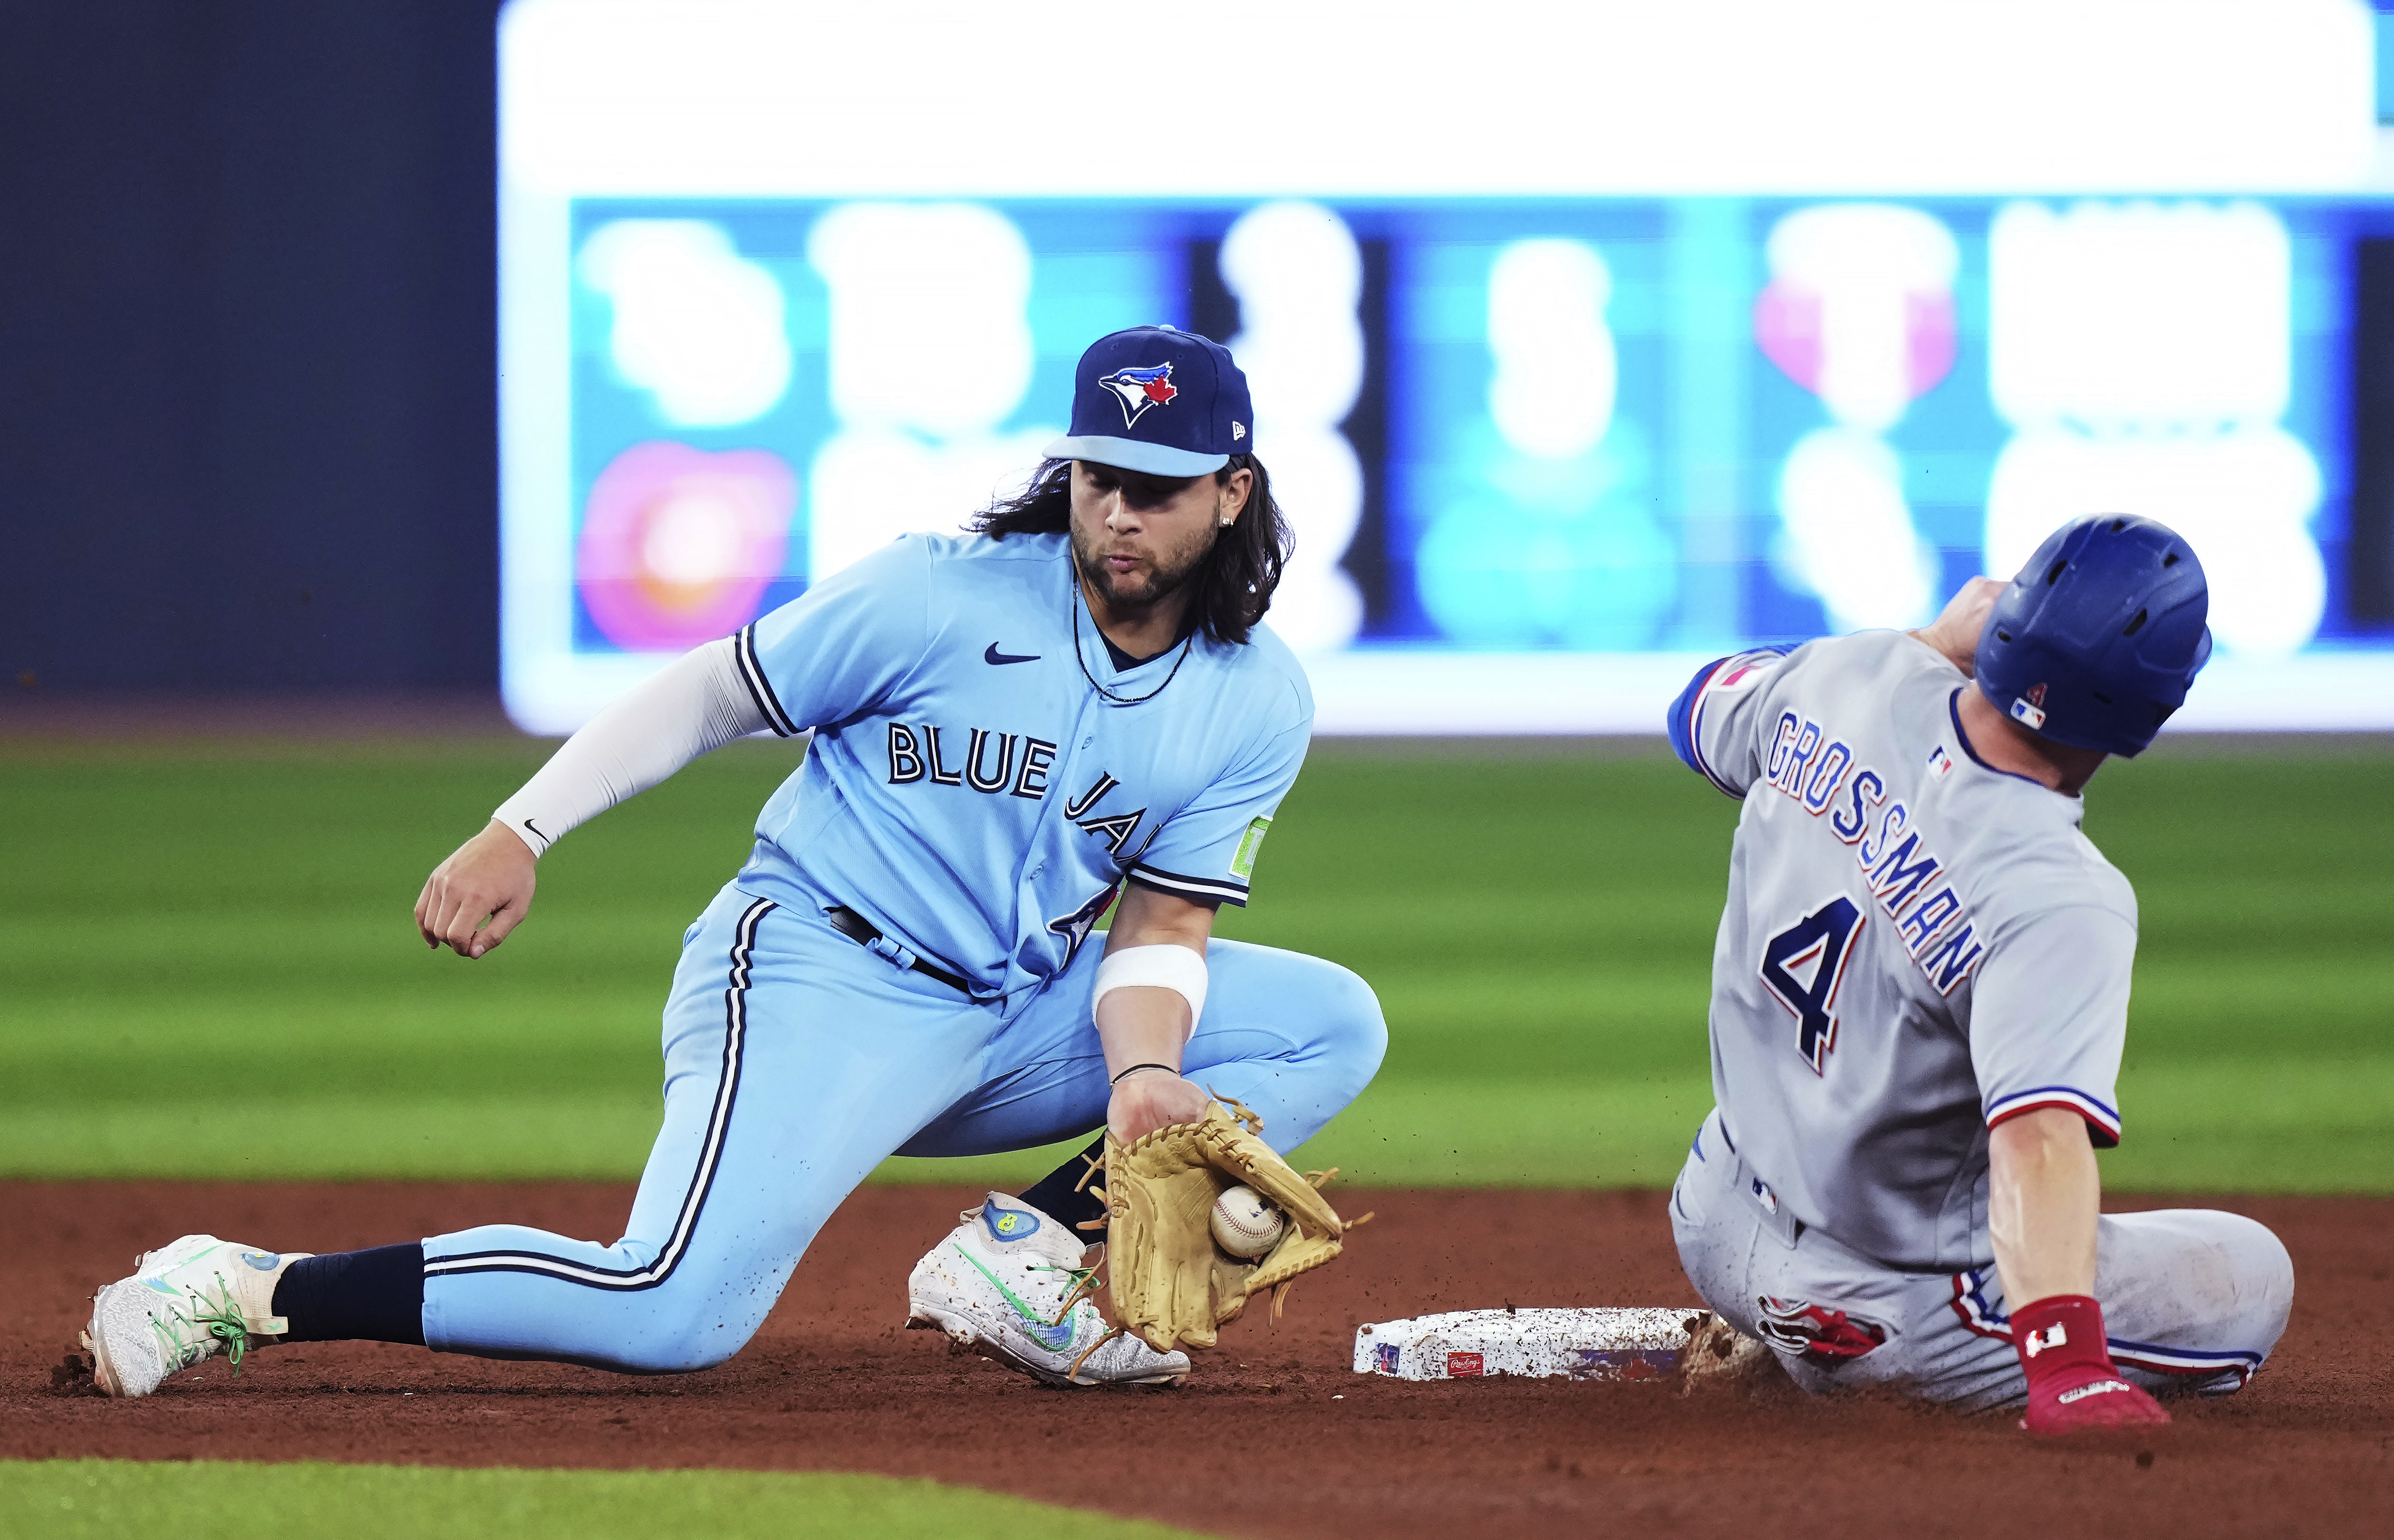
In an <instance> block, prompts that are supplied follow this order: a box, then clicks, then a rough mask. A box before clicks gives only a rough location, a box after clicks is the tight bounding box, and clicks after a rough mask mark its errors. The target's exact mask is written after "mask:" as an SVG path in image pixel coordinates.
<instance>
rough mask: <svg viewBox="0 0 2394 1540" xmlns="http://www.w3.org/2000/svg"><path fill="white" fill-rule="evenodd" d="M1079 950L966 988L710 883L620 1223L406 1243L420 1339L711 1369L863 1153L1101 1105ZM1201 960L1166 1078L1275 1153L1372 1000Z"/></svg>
mask: <svg viewBox="0 0 2394 1540" xmlns="http://www.w3.org/2000/svg"><path fill="white" fill-rule="evenodd" d="M1103 950H1104V948H1103V945H1102V942H1101V938H1097V937H1092V938H1091V940H1090V942H1089V944H1087V945H1085V946H1083V947H1082V948H1081V949H1080V952H1079V954H1077V955H1076V956H1075V957H1074V958H1073V960H1072V965H1071V966H1070V967H1067V968H1066V969H1065V970H1064V972H1063V973H1061V974H1060V975H1059V976H1058V977H1057V978H1055V979H1054V980H1052V981H1050V982H1049V983H1048V984H1047V986H1046V988H1044V989H1041V990H1038V991H1035V992H1032V991H1024V992H1020V993H1019V994H1015V995H1013V996H1009V997H1008V998H1007V999H1006V1001H1005V1002H1003V1003H1002V1004H974V1003H972V1002H970V1001H967V1000H966V999H965V998H964V997H963V996H962V995H960V994H957V993H956V992H955V991H954V990H952V989H950V988H949V987H948V986H946V985H944V984H941V983H940V982H938V981H935V980H932V979H928V978H926V977H924V976H923V975H922V974H919V973H914V972H910V971H906V970H903V969H901V968H899V967H896V966H895V965H894V964H892V963H889V962H888V961H885V960H884V959H883V958H882V957H881V956H880V955H879V954H876V953H873V952H868V951H866V950H865V949H864V948H863V947H862V946H860V945H858V944H857V943H856V942H855V941H851V940H849V939H848V937H847V936H845V935H842V934H841V933H840V932H839V931H837V930H835V929H833V928H832V927H831V925H830V924H829V922H828V921H826V920H825V919H824V918H823V917H822V913H821V911H820V908H819V907H810V906H801V905H797V904H784V903H781V902H774V901H770V900H767V899H762V898H758V897H756V896H755V895H754V894H751V893H747V892H743V891H742V890H740V889H739V888H731V887H727V888H724V890H723V891H722V892H721V893H720V894H719V895H717V898H716V900H715V902H713V903H712V904H710V905H708V907H707V910H706V913H705V914H704V915H701V916H700V918H699V921H698V923H697V924H696V925H694V926H692V927H691V933H690V935H689V937H688V938H687V939H686V940H685V941H684V942H683V946H682V955H681V963H680V965H679V967H677V968H676V969H675V972H674V984H673V994H672V995H671V997H670V999H669V1000H668V1001H667V1003H666V1006H665V1012H664V1059H665V1111H664V1127H663V1128H662V1129H661V1130H660V1131H659V1132H658V1134H657V1140H656V1144H655V1146H654V1148H653V1149H652V1150H651V1152H650V1154H649V1164H648V1169H647V1170H646V1171H645V1172H644V1173H643V1174H642V1176H641V1178H640V1189H639V1194H638V1197H637V1198H636V1199H635V1200H634V1202H633V1204H632V1217H631V1220H630V1223H629V1225H628V1227H627V1230H626V1232H625V1235H624V1238H623V1239H621V1240H619V1241H617V1242H616V1243H615V1244H612V1245H601V1244H597V1243H595V1242H589V1241H574V1240H569V1239H567V1238H566V1237H564V1236H560V1235H551V1234H548V1233H546V1231H537V1230H532V1229H528V1228H525V1227H522V1226H518V1225H484V1226H480V1227H478V1228H476V1229H473V1230H467V1231H458V1232H457V1233H455V1234H452V1235H436V1236H433V1237H431V1238H429V1239H428V1240H426V1241H425V1243H424V1257H425V1280H424V1340H425V1343H426V1344H427V1345H428V1347H431V1348H433V1349H437V1350H440V1351H443V1352H459V1353H474V1354H479V1355H480V1356H482V1357H486V1358H520V1359H550V1360H561V1361H564V1362H574V1363H586V1364H591V1365H594V1366H597V1367H599V1368H604V1369H616V1370H622V1371H625V1372H627V1373H649V1374H657V1373H677V1372H682V1371H687V1370H692V1369H704V1368H706V1367H709V1366H710V1365H713V1364H717V1363H720V1362H723V1361H724V1360H725V1359H727V1358H730V1356H731V1355H732V1354H733V1353H735V1352H737V1351H738V1350H739V1349H740V1348H741V1346H742V1345H743V1344H744V1343H745V1342H746V1341H747V1340H748V1338H749V1337H750V1336H753V1335H755V1333H756V1328H757V1327H758V1326H759V1325H760V1324H762V1323H763V1322H764V1319H765V1315H766V1312H767V1311H768V1310H771V1309H772V1306H773V1301H774V1300H775V1299H777V1298H778V1297H780V1296H781V1293H782V1286H783V1284H784V1283H787V1282H788V1280H789V1276H790V1271H791V1270H792V1269H793V1268H795V1267H796V1266H797V1261H798V1258H799V1257H800V1256H801V1255H803V1254H804V1253H805V1251H806V1249H807V1246H808V1244H809V1243H811V1242H812V1241H813V1239H814V1237H815V1232H816V1231H819V1230H820V1229H822V1224H823V1221H824V1220H825V1219H827V1218H830V1216H831V1212H832V1210H833V1209H835V1208H836V1207H837V1206H838V1205H839V1203H840V1200H841V1199H843V1198H845V1197H847V1196H848V1193H849V1192H850V1191H853V1190H854V1189H855V1188H856V1186H857V1184H858V1183H860V1182H862V1180H863V1179H864V1178H865V1176H866V1174H867V1173H869V1172H870V1171H872V1170H873V1168H874V1167H875V1165H879V1164H880V1163H881V1161H882V1159H883V1158H884V1157H885V1156H888V1155H890V1154H893V1153H894V1154H906V1155H974V1154H987V1153H992V1152H1000V1151H1007V1150H1020V1149H1026V1148H1030V1147H1033V1146H1036V1145H1041V1144H1046V1143H1050V1142H1053V1141H1055V1140H1058V1139H1069V1138H1072V1137H1074V1136H1076V1135H1084V1134H1086V1133H1088V1132H1089V1131H1090V1130H1091V1129H1093V1128H1095V1127H1097V1126H1098V1125H1100V1124H1102V1123H1103V1122H1104V1121H1105V1116H1106V1104H1107V1100H1108V1097H1109V1094H1110V1093H1109V1087H1108V1086H1107V1082H1106V1068H1105V1058H1104V1054H1103V1051H1102V1049H1101V1047H1100V1046H1099V1045H1098V1035H1097V1029H1096V1028H1095V1027H1094V1026H1093V1025H1091V1023H1090V1020H1089V1007H1090V994H1091V992H1092V990H1093V989H1094V987H1095V983H1096V978H1097V969H1098V959H1099V956H1100V954H1102V952H1103ZM1206 963H1207V968H1208V972H1209V974H1210V984H1209V988H1208V990H1207V994H1206V997H1205V1011H1204V1016H1203V1018H1202V1019H1200V1020H1199V1021H1198V1023H1197V1029H1196V1032H1195V1033H1194V1035H1193V1036H1192V1037H1191V1038H1190V1043H1189V1046H1188V1050H1187V1053H1186V1055H1185V1056H1184V1059H1183V1069H1184V1073H1187V1075H1188V1076H1189V1078H1190V1079H1191V1080H1194V1081H1196V1082H1197V1083H1198V1084H1200V1085H1203V1086H1211V1087H1212V1088H1213V1089H1214V1090H1215V1091H1217V1093H1219V1094H1220V1095H1222V1096H1225V1097H1235V1098H1237V1099H1239V1100H1241V1101H1243V1102H1245V1103H1246V1104H1247V1105H1248V1106H1250V1107H1252V1108H1254V1109H1255V1110H1256V1112H1260V1113H1261V1114H1263V1117H1264V1138H1265V1139H1266V1140H1267V1141H1268V1142H1269V1143H1270V1144H1271V1145H1272V1146H1273V1147H1274V1148H1276V1149H1280V1150H1283V1151H1285V1150H1288V1149H1292V1148H1294V1147H1295V1146H1296V1145H1298V1144H1300V1143H1302V1142H1304V1141H1305V1140H1306V1139H1309V1138H1311V1137H1312V1136H1313V1134H1314V1133H1315V1132H1316V1131H1317V1130H1319V1129H1320V1128H1321V1127H1322V1125H1323V1124H1325V1123H1327V1122H1329V1121H1330V1119H1331V1118H1332V1117H1333V1116H1334V1115H1335V1114H1336V1113H1337V1112H1339V1111H1340V1110H1341V1109H1342V1108H1344V1107H1346V1106H1347V1104H1348V1102H1350V1101H1352V1100H1353V1099H1355V1097H1356V1095H1357V1094H1358V1093H1360V1092H1361V1090H1362V1088H1363V1087H1364V1086H1365V1085H1367V1084H1368V1083H1369V1082H1370V1081H1371V1078H1372V1075H1373V1073H1375V1071H1376V1070H1377V1069H1378V1068H1379V1064H1380V1056H1381V1054H1382V1052H1383V1051H1384V1050H1385V1048H1386V1046H1387V1044H1388V1029H1387V1027H1386V1025H1385V1024H1384V1023H1383V1021H1382V1020H1381V1017H1380V1007H1379V1002H1378V1001H1377V1000H1376V999H1375V998H1374V996H1373V994H1372V991H1371V989H1370V987H1369V986H1368V985H1366V984H1365V983H1364V982H1363V981H1362V980H1361V979H1359V978H1357V977H1356V976H1355V975H1354V974H1353V973H1350V972H1348V970H1347V969H1345V968H1343V967H1338V966H1337V965H1336V964H1335V963H1328V962H1323V961H1322V960H1321V959H1319V958H1314V957H1308V956H1304V955H1301V954H1297V953H1294V952H1282V951H1279V950H1276V949H1274V948H1271V947H1262V946H1251V945H1246V944H1243V943H1241V942H1238V941H1215V942H1213V943H1212V945H1211V946H1210V947H1209V948H1208V949H1207V952H1206Z"/></svg>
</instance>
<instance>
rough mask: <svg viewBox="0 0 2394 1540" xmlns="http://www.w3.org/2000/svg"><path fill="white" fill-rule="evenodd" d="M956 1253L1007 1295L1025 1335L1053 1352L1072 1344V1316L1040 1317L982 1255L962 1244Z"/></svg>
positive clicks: (999, 1291)
mask: <svg viewBox="0 0 2394 1540" xmlns="http://www.w3.org/2000/svg"><path fill="white" fill-rule="evenodd" d="M955 1253H956V1255H957V1256H959V1257H963V1258H964V1259H965V1260H966V1261H967V1262H970V1263H971V1264H972V1266H973V1270H974V1271H975V1272H978V1273H980V1275H981V1276H982V1277H983V1278H986V1279H988V1280H989V1281H990V1282H991V1283H994V1284H996V1285H997V1292H998V1293H999V1294H1002V1295H1004V1296H1006V1303H1007V1304H1009V1305H1011V1306H1013V1307H1014V1313H1015V1314H1017V1315H1019V1316H1020V1317H1021V1318H1022V1329H1023V1332H1024V1333H1025V1335H1027V1336H1030V1338H1031V1339H1032V1340H1033V1342H1036V1343H1038V1344H1039V1345H1040V1346H1041V1347H1043V1348H1045V1349H1047V1350H1048V1351H1049V1352H1051V1353H1060V1352H1062V1351H1063V1350H1064V1349H1067V1348H1069V1347H1071V1346H1072V1334H1073V1333H1074V1331H1075V1330H1077V1329H1078V1328H1076V1327H1075V1326H1074V1325H1073V1323H1072V1318H1071V1317H1070V1316H1067V1317H1066V1318H1065V1319H1063V1320H1061V1321H1044V1320H1042V1319H1040V1316H1039V1312H1038V1311H1036V1310H1033V1309H1032V1308H1031V1307H1030V1306H1028V1305H1026V1304H1024V1303H1023V1302H1022V1296H1020V1295H1019V1294H1016V1293H1015V1292H1014V1291H1013V1290H1012V1289H1009V1288H1007V1287H1006V1282H1005V1280H1003V1279H1001V1278H999V1277H998V1275H997V1274H995V1273H993V1272H992V1271H990V1270H989V1269H987V1268H985V1267H983V1266H981V1264H980V1257H975V1256H974V1255H973V1254H972V1253H970V1252H968V1251H967V1250H966V1249H965V1248H964V1247H962V1246H957V1247H956V1248H955Z"/></svg>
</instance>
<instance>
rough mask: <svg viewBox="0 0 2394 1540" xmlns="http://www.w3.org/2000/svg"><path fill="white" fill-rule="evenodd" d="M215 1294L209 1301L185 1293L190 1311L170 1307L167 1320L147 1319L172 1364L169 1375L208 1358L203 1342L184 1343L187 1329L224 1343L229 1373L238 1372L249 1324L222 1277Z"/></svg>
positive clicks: (193, 1292)
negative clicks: (184, 1328)
mask: <svg viewBox="0 0 2394 1540" xmlns="http://www.w3.org/2000/svg"><path fill="white" fill-rule="evenodd" d="M186 1297H187V1298H188V1299H189V1300H190V1301H191V1305H192V1307H193V1309H191V1310H190V1311H188V1312H186V1311H184V1310H178V1309H175V1308H173V1307H169V1308H168V1310H166V1312H165V1313H166V1316H167V1320H166V1321H160V1320H159V1319H158V1317H157V1315H156V1314H154V1313H152V1314H151V1316H150V1329H151V1331H153V1332H155V1333H157V1334H158V1342H159V1346H161V1347H162V1348H164V1349H165V1354H164V1356H165V1359H166V1361H167V1362H168V1363H169V1364H170V1365H171V1367H170V1368H169V1369H168V1370H167V1371H166V1372H167V1373H168V1374H173V1373H175V1372H176V1371H178V1370H181V1369H188V1368H190V1367H191V1365H192V1364H194V1363H197V1362H199V1361H200V1360H201V1359H203V1358H205V1357H206V1356H207V1345H206V1343H205V1341H204V1340H201V1341H191V1342H186V1341H185V1340H183V1333H182V1328H183V1327H186V1326H190V1327H196V1328H201V1329H204V1331H205V1332H206V1334H207V1336H212V1337H215V1338H217V1340H218V1341H220V1342H222V1343H224V1345H225V1356H226V1357H227V1358H229V1359H230V1360H231V1361H232V1372H233V1373H234V1374H235V1375H239V1374H240V1373H241V1361H242V1358H243V1355H245V1354H246V1353H247V1352H248V1351H249V1323H248V1321H247V1320H246V1319H245V1318H243V1315H242V1313H241V1307H240V1306H239V1305H238V1304H236V1303H235V1302H234V1300H233V1296H232V1290H231V1289H230V1287H228V1286H227V1285H226V1283H225V1281H224V1280H223V1279H222V1278H218V1279H217V1298H215V1299H213V1300H211V1299H210V1298H209V1297H208V1296H206V1295H204V1294H203V1293H201V1292H199V1291H198V1290H191V1291H187V1294H186ZM169 1323H171V1324H169Z"/></svg>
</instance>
